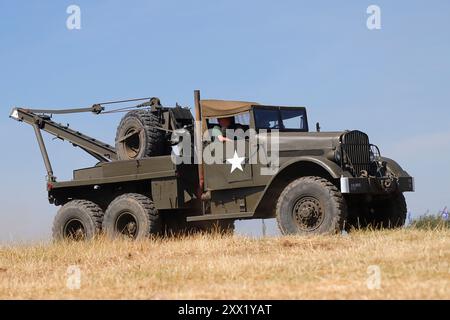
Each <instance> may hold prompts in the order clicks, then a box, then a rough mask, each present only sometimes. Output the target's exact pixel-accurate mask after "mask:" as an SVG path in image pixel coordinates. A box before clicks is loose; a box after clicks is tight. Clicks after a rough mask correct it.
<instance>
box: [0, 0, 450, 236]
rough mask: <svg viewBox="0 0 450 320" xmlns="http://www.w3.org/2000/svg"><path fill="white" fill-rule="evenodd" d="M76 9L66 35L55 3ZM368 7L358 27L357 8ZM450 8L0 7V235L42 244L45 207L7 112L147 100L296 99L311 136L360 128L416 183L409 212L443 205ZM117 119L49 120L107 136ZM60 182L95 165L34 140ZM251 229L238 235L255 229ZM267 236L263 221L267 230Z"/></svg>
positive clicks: (449, 166) (329, 4) (268, 4)
mask: <svg viewBox="0 0 450 320" xmlns="http://www.w3.org/2000/svg"><path fill="white" fill-rule="evenodd" d="M71 4H76V5H78V6H79V7H80V8H81V30H68V29H67V28H66V19H67V17H68V14H67V13H66V8H67V7H68V6H69V5H71ZM370 4H376V5H378V6H379V7H380V8H381V26H382V28H381V30H368V29H367V27H366V19H367V17H368V14H367V13H366V8H367V7H368V6H369V5H370ZM449 34H450V2H448V1H444V0H441V1H439V0H436V1H433V2H425V1H395V2H394V1H345V2H343V1H340V2H337V1H277V2H275V1H189V2H187V1H137V0H135V1H127V2H125V1H79V0H73V1H58V2H56V1H39V2H38V1H6V0H1V1H0V66H1V68H0V136H1V137H2V139H1V140H0V147H1V148H0V150H2V151H1V153H2V156H1V158H0V168H1V169H0V170H1V173H2V178H3V179H2V180H3V183H2V186H1V187H0V188H1V189H0V190H1V193H0V200H1V203H2V206H1V209H0V241H14V240H32V239H46V238H48V237H49V234H50V227H51V222H52V219H53V216H54V214H55V212H56V209H57V208H56V207H53V206H50V205H49V204H48V203H47V201H46V192H45V181H44V176H45V170H44V166H43V163H42V159H41V157H40V154H39V150H38V147H37V144H36V142H35V138H34V134H33V131H32V128H31V127H29V126H25V125H23V124H19V123H16V122H15V121H12V120H11V119H9V118H8V115H9V112H10V109H11V107H13V106H29V107H46V108H62V107H78V106H89V105H91V104H93V103H94V102H99V101H105V100H112V99H120V98H131V97H142V96H158V97H160V99H161V101H162V102H163V104H166V105H174V104H175V103H176V102H179V103H180V104H183V105H188V106H192V104H193V90H194V89H201V90H202V96H203V97H208V98H220V99H236V100H238V99H242V100H250V101H259V102H262V103H267V104H282V105H305V106H307V107H308V112H309V120H310V122H311V123H312V124H314V123H315V122H316V121H320V123H321V126H322V129H323V130H343V129H360V130H363V131H365V132H367V133H368V134H369V136H370V139H371V142H372V143H375V144H377V145H379V147H380V149H381V152H382V153H383V154H384V155H386V156H388V157H392V158H395V159H396V160H397V161H398V162H399V163H400V164H401V165H402V166H404V167H405V168H406V170H407V171H408V172H409V173H410V174H412V175H414V176H415V177H416V188H417V192H415V193H412V194H408V195H407V200H408V204H409V209H410V211H411V212H412V213H413V214H414V215H419V214H422V213H424V212H426V211H427V210H430V212H433V213H434V212H437V211H438V210H440V209H442V208H443V207H444V206H446V205H449V206H450V116H449V101H450V88H449V87H450V41H449V40H450V37H449ZM120 116H121V115H120V114H119V115H104V116H100V117H96V116H94V115H90V114H84V115H76V116H66V117H59V118H56V119H57V120H58V121H61V122H69V123H70V124H71V126H72V127H76V128H79V129H80V130H81V131H83V132H86V133H89V134H91V135H93V136H95V137H98V138H101V139H104V140H106V141H108V142H110V143H112V142H113V138H114V134H115V128H116V125H117V124H118V122H119V120H120ZM47 141H48V142H49V143H48V148H49V152H50V155H51V159H52V162H53V166H54V171H55V174H56V176H57V177H58V178H59V179H61V180H62V179H69V178H70V177H71V170H72V169H74V168H78V167H84V166H89V165H92V164H93V163H94V161H92V159H90V158H89V157H87V156H85V155H84V154H83V153H82V152H81V151H80V150H76V149H75V148H73V147H72V146H70V145H69V144H67V143H63V142H60V141H52V140H51V139H50V138H49V137H47ZM259 229H260V223H259V222H257V223H253V224H252V223H245V224H241V225H240V226H239V228H238V230H240V232H245V233H256V232H257V231H258V230H259ZM269 229H270V230H272V231H273V229H274V225H273V223H272V222H269Z"/></svg>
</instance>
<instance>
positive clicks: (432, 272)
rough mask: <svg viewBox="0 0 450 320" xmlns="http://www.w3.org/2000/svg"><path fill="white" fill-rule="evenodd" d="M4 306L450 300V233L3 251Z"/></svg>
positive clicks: (207, 239)
mask: <svg viewBox="0 0 450 320" xmlns="http://www.w3.org/2000/svg"><path fill="white" fill-rule="evenodd" d="M71 265H75V266H77V268H79V270H80V275H81V277H80V282H79V284H80V287H79V289H77V288H76V285H75V288H74V283H75V284H77V282H76V281H75V282H74V281H73V279H74V278H73V277H74V276H76V272H75V273H71V272H72V271H73V270H72V271H71V269H70V268H69V273H68V267H69V266H71ZM369 266H376V267H369ZM373 268H375V269H377V268H379V271H380V278H379V279H380V282H379V285H380V286H379V288H378V289H377V288H373V287H374V283H377V282H376V281H375V282H373V279H375V278H373V277H374V276H376V275H375V274H374V273H373V272H374V269H373ZM375 271H376V270H375ZM67 284H69V287H70V288H68V287H67ZM368 284H369V286H368ZM369 287H371V288H372V289H369ZM375 287H376V285H375ZM0 298H1V299H11V298H14V299H16V298H18V299H23V298H25V299H28V298H31V299H59V298H63V299H102V298H110V299H400V298H405V299H420V298H424V299H450V230H449V229H442V230H434V231H430V230H416V229H403V230H396V231H365V232H363V231H357V232H352V233H350V234H349V235H336V236H320V237H312V238H305V237H278V238H261V239H251V238H245V237H240V236H221V235H196V236H190V237H185V238H169V239H156V240H147V241H142V242H131V241H125V240H122V241H114V242H110V241H106V240H104V239H99V240H96V241H92V242H87V243H57V244H51V243H49V244H38V245H31V246H30V245H15V246H3V247H0Z"/></svg>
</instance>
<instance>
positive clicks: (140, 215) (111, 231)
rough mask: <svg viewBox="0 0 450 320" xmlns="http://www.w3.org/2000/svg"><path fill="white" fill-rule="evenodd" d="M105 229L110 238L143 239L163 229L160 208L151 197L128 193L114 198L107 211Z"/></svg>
mask: <svg viewBox="0 0 450 320" xmlns="http://www.w3.org/2000/svg"><path fill="white" fill-rule="evenodd" d="M103 231H104V232H105V234H106V235H107V236H108V237H109V238H117V237H125V238H129V239H142V238H145V237H147V236H149V235H152V234H158V233H159V232H160V231H161V222H160V217H159V213H158V210H157V209H156V208H155V205H154V204H153V201H152V200H150V198H148V197H146V196H144V195H142V194H137V193H127V194H124V195H121V196H119V197H117V198H116V199H114V200H113V201H112V202H111V203H110V205H109V206H108V208H107V209H106V212H105V217H104V219H103Z"/></svg>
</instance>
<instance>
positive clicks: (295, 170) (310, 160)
mask: <svg viewBox="0 0 450 320" xmlns="http://www.w3.org/2000/svg"><path fill="white" fill-rule="evenodd" d="M305 176H318V177H322V178H325V179H327V180H329V181H330V182H332V183H333V184H336V183H337V181H338V179H339V178H340V177H341V176H350V174H349V173H348V172H346V171H343V170H342V169H341V167H339V166H338V165H337V164H336V163H334V162H332V161H330V160H328V159H326V158H324V157H312V156H305V157H297V158H294V159H291V160H289V161H287V162H285V163H283V165H282V166H281V167H280V169H279V170H278V172H277V173H276V174H275V175H274V176H273V177H272V178H271V180H270V181H269V183H268V184H267V185H266V187H265V188H264V191H263V193H262V195H261V196H260V198H259V201H258V202H257V204H256V206H255V210H254V212H255V216H256V217H261V218H273V217H274V216H275V207H276V201H274V199H278V197H279V196H280V194H281V192H282V191H283V189H284V188H285V187H286V186H287V185H288V184H289V183H290V182H292V181H293V180H295V179H297V178H301V177H305Z"/></svg>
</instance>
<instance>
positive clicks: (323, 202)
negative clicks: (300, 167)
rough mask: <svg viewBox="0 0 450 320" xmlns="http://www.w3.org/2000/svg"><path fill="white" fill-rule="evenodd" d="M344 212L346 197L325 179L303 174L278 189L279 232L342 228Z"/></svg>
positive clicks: (332, 231) (306, 231)
mask: <svg viewBox="0 0 450 320" xmlns="http://www.w3.org/2000/svg"><path fill="white" fill-rule="evenodd" d="M346 215H347V209H346V204H345V200H344V198H343V197H342V195H341V193H340V192H339V190H338V189H337V188H336V186H335V185H333V184H332V183H331V182H329V181H328V180H326V179H323V178H320V177H302V178H299V179H297V180H294V181H293V182H291V183H290V184H289V185H288V186H287V187H286V188H285V189H284V190H283V192H282V193H281V195H280V197H279V199H278V203H277V207H276V217H277V222H278V226H279V228H280V230H281V233H282V234H301V235H309V234H323V233H337V232H339V231H341V230H342V228H343V224H344V220H345V218H346Z"/></svg>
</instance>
